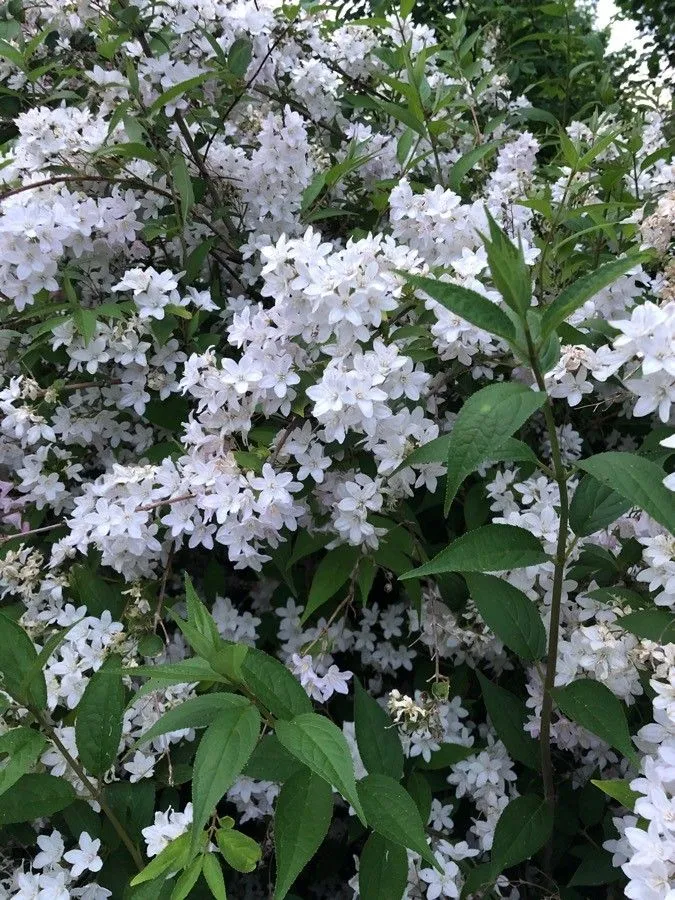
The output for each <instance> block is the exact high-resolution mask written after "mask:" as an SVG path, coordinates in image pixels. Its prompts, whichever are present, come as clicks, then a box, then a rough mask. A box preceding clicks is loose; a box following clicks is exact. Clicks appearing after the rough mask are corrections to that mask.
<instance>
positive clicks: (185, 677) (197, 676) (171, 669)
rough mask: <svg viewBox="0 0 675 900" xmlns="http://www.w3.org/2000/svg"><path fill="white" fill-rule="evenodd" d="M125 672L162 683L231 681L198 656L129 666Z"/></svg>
mask: <svg viewBox="0 0 675 900" xmlns="http://www.w3.org/2000/svg"><path fill="white" fill-rule="evenodd" d="M124 674H125V675H129V676H131V677H132V678H136V677H139V678H151V679H152V680H153V681H158V682H162V684H192V683H193V682H195V681H214V682H218V683H221V684H229V683H230V680H229V678H224V677H223V676H222V675H220V674H219V673H218V672H216V671H215V670H214V669H212V668H211V666H210V665H209V664H208V663H207V662H206V660H205V659H201V658H200V657H198V656H194V657H192V658H191V659H186V660H183V662H179V663H161V664H160V665H158V666H134V667H129V668H128V669H124Z"/></svg>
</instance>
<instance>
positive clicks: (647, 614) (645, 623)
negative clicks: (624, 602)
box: [616, 609, 675, 644]
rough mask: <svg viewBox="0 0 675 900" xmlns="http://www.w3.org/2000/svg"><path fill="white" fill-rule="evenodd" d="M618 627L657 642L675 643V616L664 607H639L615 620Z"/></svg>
mask: <svg viewBox="0 0 675 900" xmlns="http://www.w3.org/2000/svg"><path fill="white" fill-rule="evenodd" d="M616 624H617V625H619V627H621V628H623V629H625V630H626V631H630V633H631V634H634V635H636V636H637V637H639V638H642V639H644V640H648V641H656V643H657V644H675V616H673V614H672V612H670V611H668V610H666V609H641V610H639V611H637V612H632V613H628V615H626V616H621V618H619V619H617V620H616Z"/></svg>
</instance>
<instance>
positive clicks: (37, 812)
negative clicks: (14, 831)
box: [0, 773, 75, 825]
mask: <svg viewBox="0 0 675 900" xmlns="http://www.w3.org/2000/svg"><path fill="white" fill-rule="evenodd" d="M74 799H75V790H74V788H73V786H72V784H71V783H70V782H69V781H66V780H65V779H64V778H56V776H54V775H46V774H44V773H37V774H30V775H22V776H21V778H19V779H18V781H16V782H15V783H14V784H13V785H12V786H11V787H10V788H8V789H7V790H6V791H5V792H4V794H2V796H0V825H13V824H15V823H17V822H32V821H33V820H34V819H43V818H47V817H48V816H53V815H54V813H57V812H60V811H61V810H62V809H65V808H66V806H69V805H70V804H71V803H72V802H73V800H74Z"/></svg>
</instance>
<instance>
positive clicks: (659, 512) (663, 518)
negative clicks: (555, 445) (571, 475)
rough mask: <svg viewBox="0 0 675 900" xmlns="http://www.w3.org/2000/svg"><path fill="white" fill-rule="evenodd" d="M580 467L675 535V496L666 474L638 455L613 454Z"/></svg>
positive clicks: (599, 457) (595, 457) (601, 455)
mask: <svg viewBox="0 0 675 900" xmlns="http://www.w3.org/2000/svg"><path fill="white" fill-rule="evenodd" d="M577 466H578V467H579V468H580V469H583V470H584V471H585V472H588V473H589V474H590V475H592V476H593V477H594V478H596V479H597V480H598V481H600V482H602V484H604V485H606V486H607V487H610V488H612V489H613V490H614V491H616V493H617V494H620V495H621V496H622V497H624V498H625V499H626V500H628V501H629V503H631V505H633V506H639V507H640V509H643V510H644V511H645V512H646V513H649V515H650V516H651V517H652V519H656V521H657V522H658V523H659V525H663V527H664V528H666V529H667V530H668V531H670V532H671V534H673V533H675V494H673V493H672V491H669V490H668V488H667V487H665V485H664V484H663V479H664V478H665V472H664V471H663V469H661V468H660V467H659V466H657V465H656V463H653V462H651V461H650V460H648V459H645V458H644V457H643V456H637V455H636V454H634V453H619V452H617V451H610V452H609V453H597V454H596V455H595V456H591V457H589V458H588V459H582V460H580V461H579V462H578V463H577Z"/></svg>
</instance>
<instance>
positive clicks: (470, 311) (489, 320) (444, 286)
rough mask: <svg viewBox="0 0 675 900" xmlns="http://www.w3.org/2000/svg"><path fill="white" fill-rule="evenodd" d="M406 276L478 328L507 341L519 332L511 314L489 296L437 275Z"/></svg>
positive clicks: (415, 285) (411, 282) (434, 298)
mask: <svg viewBox="0 0 675 900" xmlns="http://www.w3.org/2000/svg"><path fill="white" fill-rule="evenodd" d="M406 278H407V280H408V281H409V282H410V284H412V286H413V287H415V288H418V289H419V290H422V291H424V292H425V293H426V294H428V295H429V296H430V297H431V298H432V299H433V300H436V301H437V302H438V303H440V304H441V305H442V306H444V307H445V308H446V309H449V310H450V312H452V313H455V315H457V316H459V317H460V318H462V319H465V320H466V321H467V322H470V323H471V324H472V325H475V326H476V328H482V329H483V331H487V332H488V333H489V334H496V335H498V336H499V337H501V338H504V340H506V341H512V340H513V339H514V338H515V336H516V331H515V328H514V326H513V323H512V322H511V320H510V319H509V317H508V316H507V315H506V313H505V312H504V311H503V310H502V309H501V308H500V307H499V306H497V305H496V304H495V303H492V301H491V300H488V299H487V297H483V296H481V294H478V293H476V291H471V290H469V289H468V288H465V287H461V286H460V285H458V284H451V283H449V282H445V281H437V280H436V279H435V278H426V277H424V276H422V275H406Z"/></svg>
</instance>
